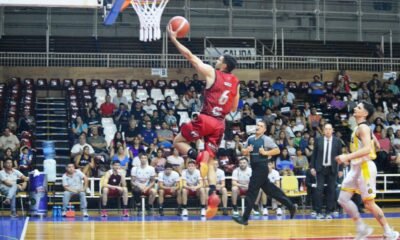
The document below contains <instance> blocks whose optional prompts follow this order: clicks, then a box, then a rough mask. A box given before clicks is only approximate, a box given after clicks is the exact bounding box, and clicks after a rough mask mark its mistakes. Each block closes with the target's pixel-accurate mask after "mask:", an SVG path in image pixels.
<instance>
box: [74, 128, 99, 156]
mask: <svg viewBox="0 0 400 240" xmlns="http://www.w3.org/2000/svg"><path fill="white" fill-rule="evenodd" d="M86 146H87V147H89V154H90V155H91V156H94V149H93V147H92V146H90V145H89V144H88V143H87V142H86V133H81V135H79V143H77V144H75V145H74V146H72V149H71V157H72V158H75V157H76V156H77V155H81V154H82V153H83V148H84V147H86Z"/></svg>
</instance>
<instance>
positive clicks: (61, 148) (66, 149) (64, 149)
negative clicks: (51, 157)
mask: <svg viewBox="0 0 400 240" xmlns="http://www.w3.org/2000/svg"><path fill="white" fill-rule="evenodd" d="M54 149H55V150H56V151H57V150H59V151H70V150H71V149H70V148H66V147H55V148H54ZM36 150H43V148H42V147H36Z"/></svg>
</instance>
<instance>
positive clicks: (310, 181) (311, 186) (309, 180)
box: [305, 169, 317, 217]
mask: <svg viewBox="0 0 400 240" xmlns="http://www.w3.org/2000/svg"><path fill="white" fill-rule="evenodd" d="M305 181H306V186H307V202H309V203H310V204H309V205H311V217H316V216H317V209H316V206H315V203H316V199H315V197H316V192H317V179H316V178H315V176H314V175H312V174H311V170H310V169H308V170H307V171H306V180H305Z"/></svg>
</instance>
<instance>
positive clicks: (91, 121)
mask: <svg viewBox="0 0 400 240" xmlns="http://www.w3.org/2000/svg"><path fill="white" fill-rule="evenodd" d="M87 122H88V127H89V129H93V127H96V128H99V127H101V117H100V114H99V113H98V112H97V111H96V109H94V108H91V109H90V110H89V116H88V118H87Z"/></svg>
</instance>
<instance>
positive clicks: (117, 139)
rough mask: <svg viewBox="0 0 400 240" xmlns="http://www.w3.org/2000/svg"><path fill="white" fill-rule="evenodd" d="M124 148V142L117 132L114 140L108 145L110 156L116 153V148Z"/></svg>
mask: <svg viewBox="0 0 400 240" xmlns="http://www.w3.org/2000/svg"><path fill="white" fill-rule="evenodd" d="M120 145H122V146H126V143H125V140H124V139H123V136H122V133H121V132H119V131H117V132H115V134H114V138H113V140H112V141H111V144H110V154H111V156H113V155H114V153H115V152H116V151H117V148H118V146H120Z"/></svg>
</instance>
